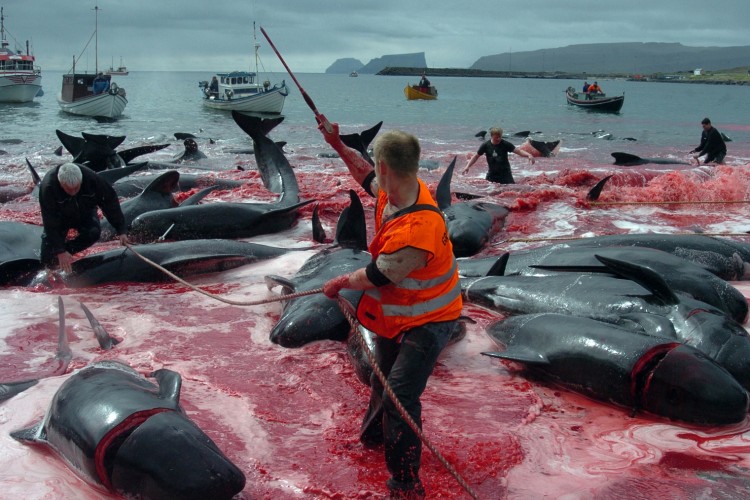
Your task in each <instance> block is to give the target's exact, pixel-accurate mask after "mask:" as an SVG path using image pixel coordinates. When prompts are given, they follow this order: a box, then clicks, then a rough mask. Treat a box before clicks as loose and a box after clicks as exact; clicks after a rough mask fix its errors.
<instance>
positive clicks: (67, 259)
mask: <svg viewBox="0 0 750 500" xmlns="http://www.w3.org/2000/svg"><path fill="white" fill-rule="evenodd" d="M39 205H40V207H41V211H42V223H43V224H44V231H43V232H42V246H41V255H40V259H41V262H42V264H44V265H45V266H47V267H49V268H54V267H55V264H57V265H59V267H60V268H61V269H62V270H63V271H66V272H70V271H71V264H72V263H73V255H75V254H76V253H78V252H80V251H82V250H85V249H87V248H88V247H90V246H91V245H93V244H94V243H96V242H97V241H98V240H99V235H100V233H101V226H100V224H99V214H98V213H97V209H98V208H101V210H102V212H103V213H104V216H105V217H106V218H107V220H108V221H109V223H110V224H112V226H113V227H114V228H115V230H116V231H117V234H118V235H119V239H120V243H121V244H123V245H126V244H128V243H129V241H128V237H127V234H126V232H127V228H126V225H125V217H124V216H123V213H122V208H120V202H119V200H118V199H117V193H115V190H114V188H113V187H112V186H111V185H110V184H109V183H108V182H106V181H105V180H104V179H102V178H101V177H99V176H98V175H97V173H96V172H94V171H93V170H91V169H90V168H88V167H84V166H81V165H77V164H75V163H64V164H62V165H60V166H58V167H55V168H53V169H52V170H50V171H49V172H47V173H46V174H45V176H44V178H43V179H42V182H41V183H40V185H39ZM70 229H75V230H76V232H77V233H78V234H77V235H76V236H75V237H74V238H72V239H67V235H68V231H69V230H70Z"/></svg>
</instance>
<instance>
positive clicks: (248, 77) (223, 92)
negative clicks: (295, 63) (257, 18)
mask: <svg viewBox="0 0 750 500" xmlns="http://www.w3.org/2000/svg"><path fill="white" fill-rule="evenodd" d="M254 31H255V30H254V29H253V38H255V34H254ZM259 48H260V44H259V43H257V42H256V43H255V71H231V72H228V73H216V74H215V75H213V77H212V78H211V82H210V83H209V82H208V81H205V80H204V81H201V82H198V87H200V89H201V93H202V94H203V105H204V106H206V107H208V108H212V109H220V110H224V111H244V112H251V113H271V114H279V113H281V110H282V109H284V100H285V99H286V96H287V95H289V89H288V88H287V86H286V83H285V82H284V80H282V81H281V84H275V85H274V86H273V87H272V86H271V82H270V81H269V80H268V79H265V80H263V83H260V82H259V81H257V80H256V79H257V78H258V60H259V56H258V49H259Z"/></svg>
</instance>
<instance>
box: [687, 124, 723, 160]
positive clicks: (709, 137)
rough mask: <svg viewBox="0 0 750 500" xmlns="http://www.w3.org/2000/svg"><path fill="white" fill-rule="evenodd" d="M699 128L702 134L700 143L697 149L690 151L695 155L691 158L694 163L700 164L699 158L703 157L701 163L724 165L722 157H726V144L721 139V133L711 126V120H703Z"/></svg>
mask: <svg viewBox="0 0 750 500" xmlns="http://www.w3.org/2000/svg"><path fill="white" fill-rule="evenodd" d="M701 126H702V127H703V132H701V143H700V144H698V147H696V148H695V149H693V150H692V151H690V153H691V154H693V153H697V154H695V156H693V158H695V161H697V162H698V163H700V157H701V156H704V155H705V157H706V158H704V160H703V163H711V162H713V163H718V164H723V163H724V157H725V156H726V155H727V144H726V143H725V142H724V138H723V137H721V133H720V132H719V131H718V130H717V129H716V127H714V126H713V125H711V120H709V119H708V118H704V119H703V120H701Z"/></svg>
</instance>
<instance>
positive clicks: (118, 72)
mask: <svg viewBox="0 0 750 500" xmlns="http://www.w3.org/2000/svg"><path fill="white" fill-rule="evenodd" d="M128 73H130V72H129V71H128V67H127V66H125V65H124V64H122V57H120V65H119V66H118V67H117V68H116V69H115V63H114V61H113V62H112V64H111V65H110V66H109V69H108V70H107V71H105V73H104V74H105V75H121V76H127V75H128Z"/></svg>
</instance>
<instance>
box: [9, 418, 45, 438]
mask: <svg viewBox="0 0 750 500" xmlns="http://www.w3.org/2000/svg"><path fill="white" fill-rule="evenodd" d="M45 434H46V433H45V432H44V419H42V420H40V421H39V422H37V423H36V424H34V425H33V426H31V427H28V428H26V429H21V430H18V431H13V432H11V433H10V437H12V438H13V439H15V440H16V441H20V442H21V443H44V444H47V436H46V435H45Z"/></svg>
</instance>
